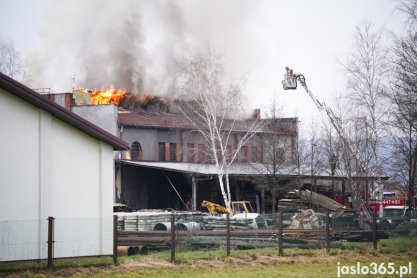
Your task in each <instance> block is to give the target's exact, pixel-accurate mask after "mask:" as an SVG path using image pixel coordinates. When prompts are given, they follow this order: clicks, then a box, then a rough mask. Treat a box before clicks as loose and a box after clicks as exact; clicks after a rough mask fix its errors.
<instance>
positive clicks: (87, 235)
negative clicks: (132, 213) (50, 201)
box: [0, 217, 114, 266]
mask: <svg viewBox="0 0 417 278" xmlns="http://www.w3.org/2000/svg"><path fill="white" fill-rule="evenodd" d="M113 236H114V235H113V218H112V217H107V218H105V217H101V218H77V219H67V218H59V219H55V218H53V217H49V218H48V219H42V220H15V221H10V220H7V221H0V262H13V261H29V260H38V261H39V262H40V261H41V260H48V265H49V266H51V265H52V259H54V258H70V257H84V256H106V255H113Z"/></svg>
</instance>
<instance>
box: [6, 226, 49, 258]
mask: <svg viewBox="0 0 417 278" xmlns="http://www.w3.org/2000/svg"><path fill="white" fill-rule="evenodd" d="M46 242H47V221H46V220H6V221H0V262H4V261H23V260H34V259H45V258H46V257H47V243H46Z"/></svg>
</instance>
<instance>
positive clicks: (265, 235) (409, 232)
mask: <svg viewBox="0 0 417 278" xmlns="http://www.w3.org/2000/svg"><path fill="white" fill-rule="evenodd" d="M172 217H175V220H174V222H172ZM385 221H386V219H378V218H377V217H376V216H374V215H371V216H366V215H365V214H364V213H361V212H353V211H352V212H344V213H328V212H322V213H317V212H314V211H312V210H304V211H300V212H284V213H282V220H280V213H275V214H251V213H247V214H244V213H243V214H239V215H234V216H231V217H230V220H229V225H228V222H227V217H226V215H208V214H203V213H201V214H200V213H171V212H165V213H159V214H158V213H155V214H154V215H144V214H140V213H139V214H135V213H130V214H125V215H121V216H120V217H119V220H118V230H119V232H118V233H119V236H118V239H119V243H118V244H119V245H121V246H135V247H136V248H137V249H136V250H137V252H132V254H136V253H141V252H142V253H146V252H145V251H147V250H149V249H157V250H160V249H170V248H171V249H172V248H173V247H175V251H176V252H178V251H183V250H200V249H207V248H215V249H219V248H226V249H228V248H227V247H230V248H232V249H233V248H235V249H248V248H264V247H273V248H277V253H278V252H279V253H280V254H282V248H283V249H284V250H285V249H286V248H294V247H296V248H298V249H321V248H322V249H324V248H325V249H327V250H330V249H334V248H339V249H347V248H348V249H363V248H364V246H365V247H366V248H368V247H369V248H374V249H377V244H378V241H380V240H384V239H388V238H390V237H393V238H394V239H395V237H398V236H402V237H404V236H405V237H409V239H410V240H411V242H413V240H414V239H415V241H414V242H415V243H416V244H417V236H416V235H415V234H417V230H416V228H417V223H415V222H413V221H408V222H407V221H406V220H404V222H403V223H402V224H400V226H397V227H395V228H394V226H393V225H391V226H386V225H385ZM127 223H130V224H127ZM132 223H133V224H132ZM172 223H174V224H172ZM172 227H174V228H172ZM228 227H229V232H228ZM374 227H375V228H374ZM132 230H134V231H132ZM173 236H174V240H172V237H173ZM413 236H414V238H413ZM172 245H175V246H172ZM384 245H386V246H387V243H386V242H384V241H382V244H381V246H382V247H384ZM388 245H389V244H388ZM382 247H381V248H382ZM390 248H395V245H391V246H390ZM278 249H279V250H280V251H278ZM228 250H229V249H228Z"/></svg>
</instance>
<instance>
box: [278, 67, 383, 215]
mask: <svg viewBox="0 0 417 278" xmlns="http://www.w3.org/2000/svg"><path fill="white" fill-rule="evenodd" d="M285 70H286V73H285V75H284V80H283V81H282V86H283V88H284V90H295V89H297V81H298V82H300V83H301V85H302V86H303V87H304V89H305V90H306V92H307V94H308V95H309V96H310V98H311V99H312V100H313V102H314V104H315V105H316V107H317V108H318V109H319V111H320V112H322V111H326V114H327V116H328V117H329V119H330V122H331V123H332V125H333V127H334V128H335V129H336V131H337V133H338V134H339V136H340V137H341V138H342V140H343V143H344V144H345V145H346V146H347V148H348V149H349V151H350V152H351V153H352V155H353V157H354V158H355V159H356V163H357V164H358V166H359V168H360V169H361V170H362V171H363V173H364V175H365V177H369V176H370V173H371V171H370V169H369V167H368V164H367V163H366V162H365V159H364V158H363V156H362V154H361V153H360V152H359V151H358V149H357V148H356V146H355V145H354V144H353V143H352V142H351V141H350V139H349V137H348V135H347V134H346V132H345V130H344V129H343V127H342V124H341V122H340V119H339V118H338V117H336V115H335V114H334V113H333V111H332V109H330V108H329V107H327V106H326V104H325V103H324V102H320V101H319V100H318V99H317V98H316V97H315V96H314V95H313V93H312V92H311V91H310V89H309V88H308V87H307V84H306V80H305V77H304V75H302V74H296V73H294V72H293V70H291V69H290V68H288V67H285ZM377 184H380V179H379V178H377ZM377 190H379V186H377ZM352 191H353V192H352V193H353V194H354V196H355V197H357V196H358V193H357V192H356V189H355V188H352ZM375 193H376V192H372V195H375ZM361 206H362V208H363V210H364V212H365V213H366V214H368V210H367V209H366V207H365V205H364V204H363V202H362V199H361Z"/></svg>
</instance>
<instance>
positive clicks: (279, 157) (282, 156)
mask: <svg viewBox="0 0 417 278" xmlns="http://www.w3.org/2000/svg"><path fill="white" fill-rule="evenodd" d="M276 158H277V162H278V163H284V162H285V151H284V149H283V148H278V149H277V157H276Z"/></svg>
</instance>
